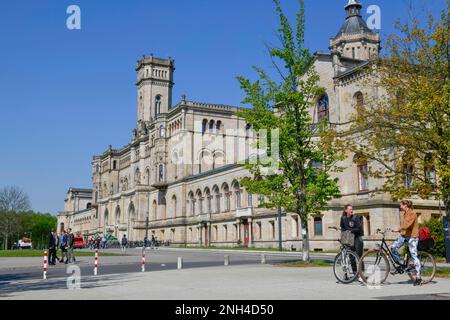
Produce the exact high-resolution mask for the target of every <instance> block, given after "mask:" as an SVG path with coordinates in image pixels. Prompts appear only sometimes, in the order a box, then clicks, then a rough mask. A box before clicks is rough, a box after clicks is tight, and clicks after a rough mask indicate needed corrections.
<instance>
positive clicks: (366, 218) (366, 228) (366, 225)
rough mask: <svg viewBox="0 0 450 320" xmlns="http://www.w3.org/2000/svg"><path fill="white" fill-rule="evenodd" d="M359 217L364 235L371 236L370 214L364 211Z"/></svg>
mask: <svg viewBox="0 0 450 320" xmlns="http://www.w3.org/2000/svg"><path fill="white" fill-rule="evenodd" d="M358 217H359V218H360V220H361V226H362V228H363V232H364V235H365V236H370V214H369V213H362V214H358Z"/></svg>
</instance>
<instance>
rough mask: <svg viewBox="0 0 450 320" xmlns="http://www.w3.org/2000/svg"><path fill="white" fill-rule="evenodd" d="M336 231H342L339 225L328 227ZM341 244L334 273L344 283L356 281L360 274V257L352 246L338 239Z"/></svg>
mask: <svg viewBox="0 0 450 320" xmlns="http://www.w3.org/2000/svg"><path fill="white" fill-rule="evenodd" d="M328 229H333V230H336V231H341V229H340V228H337V227H328ZM338 241H339V243H340V244H341V251H340V252H339V253H338V254H337V255H336V257H335V258H334V263H333V273H334V276H335V277H336V279H337V280H338V281H339V282H341V283H344V284H348V283H351V282H353V281H355V280H356V279H357V278H358V276H359V273H358V268H357V267H358V262H359V257H358V255H357V254H356V252H354V251H353V250H352V249H351V247H350V246H348V245H344V244H342V242H341V240H340V239H339V240H338Z"/></svg>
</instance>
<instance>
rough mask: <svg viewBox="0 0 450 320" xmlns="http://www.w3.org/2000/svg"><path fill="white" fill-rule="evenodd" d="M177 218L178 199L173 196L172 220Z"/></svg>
mask: <svg viewBox="0 0 450 320" xmlns="http://www.w3.org/2000/svg"><path fill="white" fill-rule="evenodd" d="M176 217H177V197H176V196H175V195H173V196H172V214H171V218H176Z"/></svg>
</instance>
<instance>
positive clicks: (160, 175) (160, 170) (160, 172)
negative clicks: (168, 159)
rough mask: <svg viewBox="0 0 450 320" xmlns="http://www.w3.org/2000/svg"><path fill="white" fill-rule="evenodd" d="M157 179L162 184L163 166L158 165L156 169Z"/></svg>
mask: <svg viewBox="0 0 450 320" xmlns="http://www.w3.org/2000/svg"><path fill="white" fill-rule="evenodd" d="M158 177H159V182H164V166H163V165H162V164H160V165H159V168H158Z"/></svg>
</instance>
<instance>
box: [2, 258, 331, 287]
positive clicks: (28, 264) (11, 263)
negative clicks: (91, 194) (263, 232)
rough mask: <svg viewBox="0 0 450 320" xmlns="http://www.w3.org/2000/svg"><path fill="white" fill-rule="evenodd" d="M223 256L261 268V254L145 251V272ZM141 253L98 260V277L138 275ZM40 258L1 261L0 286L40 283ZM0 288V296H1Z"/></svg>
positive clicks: (60, 269)
mask: <svg viewBox="0 0 450 320" xmlns="http://www.w3.org/2000/svg"><path fill="white" fill-rule="evenodd" d="M107 252H110V253H120V250H114V249H110V250H107ZM264 254H265V255H266V261H267V263H276V262H282V261H295V260H299V255H298V254H296V255H292V254H289V253H285V254H281V255H280V254H277V253H264ZM225 255H227V256H229V264H230V265H246V264H260V263H261V255H262V254H261V253H252V252H227V251H220V252H216V251H207V250H202V251H199V250H184V249H183V250H177V249H158V250H147V251H146V272H152V271H161V270H173V269H177V259H178V257H182V258H183V268H185V269H190V268H204V267H217V266H223V265H224V257H225ZM141 256H142V250H140V249H130V250H128V251H127V252H126V255H125V256H101V253H100V257H99V269H98V274H99V275H100V274H102V275H108V274H120V273H132V272H141ZM314 258H315V259H319V258H320V259H326V260H329V261H331V259H332V256H330V255H328V256H320V257H319V256H315V257H314ZM93 264H94V258H93V257H78V258H77V262H76V263H75V265H77V266H79V267H80V269H81V274H82V275H93ZM67 266H68V265H65V264H63V263H57V265H56V266H48V272H47V277H48V278H49V279H50V278H59V277H65V276H67V274H66V269H67ZM42 271H43V270H42V258H41V257H33V258H1V259H0V284H2V283H4V282H7V281H11V280H17V279H26V280H32V279H33V280H38V279H42V273H43V272H42ZM1 290H2V289H1V288H0V292H1Z"/></svg>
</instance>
